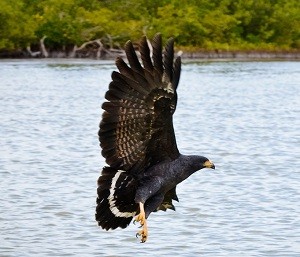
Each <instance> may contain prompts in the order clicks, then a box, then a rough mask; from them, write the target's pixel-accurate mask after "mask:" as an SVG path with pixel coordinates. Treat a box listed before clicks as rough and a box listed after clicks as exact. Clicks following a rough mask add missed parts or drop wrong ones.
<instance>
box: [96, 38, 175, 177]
mask: <svg viewBox="0 0 300 257" xmlns="http://www.w3.org/2000/svg"><path fill="white" fill-rule="evenodd" d="M173 45H174V40H173V39H170V40H168V43H167V45H166V48H165V51H164V55H163V54H162V39H161V35H160V34H157V35H155V37H154V39H153V42H152V49H153V55H152V58H151V53H150V49H149V46H148V42H147V38H146V37H144V38H142V40H141V42H140V45H139V51H140V54H141V61H142V64H143V66H142V65H141V63H140V62H139V59H138V57H137V55H136V53H135V50H134V47H133V45H132V43H131V42H130V41H128V42H127V43H126V45H125V52H126V55H127V59H128V62H129V65H130V66H128V65H127V64H126V63H125V62H124V61H123V60H122V59H121V58H117V59H116V66H117V67H118V70H119V72H116V71H114V72H113V73H112V82H111V83H110V84H109V90H108V91H107V92H106V94H105V98H106V99H107V100H108V101H107V102H104V103H103V105H102V108H103V110H104V112H103V115H102V120H101V122H100V129H99V133H98V134H99V139H100V145H101V147H102V155H103V156H104V157H105V159H106V162H107V163H108V164H109V165H110V166H111V167H113V168H117V169H122V170H125V171H127V172H130V173H133V174H135V173H140V172H144V171H146V169H147V168H148V167H149V166H151V165H154V164H155V163H157V162H159V161H163V160H168V159H175V158H177V157H178V156H179V152H178V149H177V145H176V139H175V134H174V128H173V122H172V115H173V113H174V111H175V109H176V103H177V94H176V88H177V84H178V81H179V76H180V59H177V60H176V61H175V63H174V64H173V59H174V50H173Z"/></svg>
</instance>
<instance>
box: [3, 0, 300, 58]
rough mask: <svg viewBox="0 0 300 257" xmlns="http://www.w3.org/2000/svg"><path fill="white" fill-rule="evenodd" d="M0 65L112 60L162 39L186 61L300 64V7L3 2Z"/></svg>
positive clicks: (262, 2) (272, 2) (277, 0)
mask: <svg viewBox="0 0 300 257" xmlns="http://www.w3.org/2000/svg"><path fill="white" fill-rule="evenodd" d="M0 14H1V15H0V24H1V26H0V35H1V36H0V58H29V57H32V58H34V57H38V58H41V57H42V58H47V57H52V58H55V57H59V58H65V57H66V58H74V57H75V58H76V57H78V58H99V59H101V58H102V59H108V58H114V57H115V56H116V55H122V54H123V46H124V43H125V42H126V41H127V40H129V39H131V40H132V41H133V42H136V43H137V42H138V40H139V38H140V37H141V35H147V36H148V37H149V38H151V37H152V36H153V35H154V34H155V33H156V32H158V31H159V32H161V33H162V34H163V36H164V38H168V37H169V36H173V37H174V38H175V40H176V46H177V49H176V50H177V51H179V53H181V54H182V56H183V58H185V57H186V58H223V59H225V58H239V59H243V58H253V59H299V58H300V1H299V0H194V1H192V0H190V1H182V0H153V1H148V0H102V1H98V0H65V1H60V0H41V1H36V0H15V1H10V0H2V1H1V2H0Z"/></svg>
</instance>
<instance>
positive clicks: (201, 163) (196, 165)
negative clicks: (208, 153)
mask: <svg viewBox="0 0 300 257" xmlns="http://www.w3.org/2000/svg"><path fill="white" fill-rule="evenodd" d="M190 158H191V159H192V161H190V163H191V164H192V167H193V169H194V170H201V169H203V168H210V169H215V165H214V164H213V163H212V162H211V161H210V160H209V159H207V158H206V157H204V156H199V155H192V156H190Z"/></svg>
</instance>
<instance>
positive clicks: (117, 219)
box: [95, 167, 138, 230]
mask: <svg viewBox="0 0 300 257" xmlns="http://www.w3.org/2000/svg"><path fill="white" fill-rule="evenodd" d="M136 188H137V181H136V180H135V179H134V177H133V176H131V175H129V174H128V173H126V172H125V171H123V170H117V169H114V168H111V167H104V168H103V170H102V174H101V176H100V177H99V179H98V190H97V193H98V197H97V207H96V214H95V217H96V221H97V222H98V225H99V226H101V227H102V228H103V229H106V230H109V229H115V228H117V227H121V228H126V227H127V226H128V225H129V223H130V222H131V220H132V218H133V217H134V216H135V215H136V213H137V211H138V204H137V203H135V201H134V198H135V193H136Z"/></svg>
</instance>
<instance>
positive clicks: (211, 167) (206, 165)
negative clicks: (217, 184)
mask: <svg viewBox="0 0 300 257" xmlns="http://www.w3.org/2000/svg"><path fill="white" fill-rule="evenodd" d="M203 166H204V168H210V169H215V165H214V164H213V163H212V162H211V161H206V162H205V163H204V164H203Z"/></svg>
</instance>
